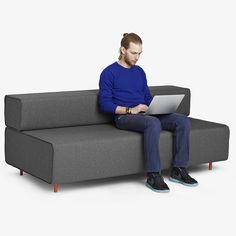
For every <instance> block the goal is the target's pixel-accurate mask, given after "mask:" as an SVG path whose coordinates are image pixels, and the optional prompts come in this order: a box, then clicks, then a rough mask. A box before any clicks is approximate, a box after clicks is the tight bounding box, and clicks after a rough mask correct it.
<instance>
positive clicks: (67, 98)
mask: <svg viewBox="0 0 236 236" xmlns="http://www.w3.org/2000/svg"><path fill="white" fill-rule="evenodd" d="M150 92H151V94H152V95H153V96H154V95H156V94H181V93H183V94H186V96H185V97H184V99H183V101H182V103H181V104H180V107H179V108H178V111H177V112H179V113H183V114H186V115H188V114H189V110H190V90H189V89H187V88H181V87H175V86H151V87H150ZM98 96H99V90H85V91H67V92H51V93H32V94H15V95H6V96H5V124H6V126H9V127H12V128H15V129H17V130H32V129H45V128H56V127H68V126H77V125H90V124H105V123H112V118H111V115H108V114H104V113H102V112H100V110H99V106H98Z"/></svg>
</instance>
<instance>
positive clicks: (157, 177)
mask: <svg viewBox="0 0 236 236" xmlns="http://www.w3.org/2000/svg"><path fill="white" fill-rule="evenodd" d="M146 186H147V187H148V188H150V189H151V190H153V191H155V192H159V193H167V192H169V191H170V189H169V188H168V186H167V184H166V183H165V182H164V179H163V177H162V176H161V174H160V173H159V172H148V173H147V182H146Z"/></svg>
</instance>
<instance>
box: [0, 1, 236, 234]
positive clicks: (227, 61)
mask: <svg viewBox="0 0 236 236" xmlns="http://www.w3.org/2000/svg"><path fill="white" fill-rule="evenodd" d="M235 12H236V3H235V1H230V0H222V1H217V0H214V1H210V0H198V1H191V0H175V1H157V0H155V1H154V0H149V1H144V0H142V1H138V0H135V1H134V0H129V1H128V0H126V1H124V0H119V1H111V0H99V1H95V0H94V1H92V0H87V1H69V0H67V1H58V0H57V1H52V0H46V1H44V0H40V1H33V0H31V1H24V0H21V1H11V0H6V1H1V4H0V80H1V86H0V93H1V101H2V102H1V105H0V113H1V114H2V115H1V117H0V119H1V120H0V121H1V122H0V128H1V140H0V141H1V158H0V189H1V190H0V191H1V195H0V196H1V200H0V210H1V214H0V224H1V235H46V234H51V235H52V234H55V235H56V234H57V235H134V234H135V235H137V234H138V235H153V234H155V235H158V234H161V233H165V234H172V235H182V234H183V233H184V232H185V233H187V234H190V235H200V234H201V235H205V234H210V233H211V235H213V234H214V235H216V234H217V235H223V234H224V235H233V234H234V233H235V227H233V223H234V222H233V215H230V212H232V213H233V214H234V213H235V210H236V209H235V201H236V194H235V180H236V173H235V172H236V170H235V163H236V161H235V157H234V155H235V148H234V146H233V145H234V141H235V120H236V119H235V118H236V116H235V114H233V113H234V110H235V104H234V101H233V100H235V98H236V97H235V85H234V84H235V83H234V80H235V79H236V43H235V42H236V14H235ZM126 32H128V33H129V32H135V33H137V34H139V35H140V36H141V38H142V39H143V54H142V56H141V58H140V60H139V62H138V64H139V65H140V66H142V67H143V69H144V70H145V71H146V74H147V78H148V84H149V86H152V85H176V86H182V87H188V88H190V89H191V93H192V97H191V98H192V100H191V113H190V116H192V117H196V118H201V119H205V120H210V121H215V122H219V123H224V124H227V125H228V126H229V127H230V131H231V134H230V135H231V136H230V153H229V160H228V161H225V162H219V163H216V164H214V165H213V171H208V170H207V165H201V166H197V167H195V168H192V169H190V171H191V174H192V175H193V177H195V178H196V179H197V180H198V181H199V186H198V187H197V188H187V187H184V186H181V185H177V184H173V183H170V182H169V181H168V179H167V177H168V172H164V177H165V178H166V182H167V184H168V185H169V187H170V189H171V191H170V193H168V194H158V193H154V192H153V191H151V190H149V189H148V188H146V187H145V185H144V183H145V178H144V176H130V177H121V178H112V179H107V180H100V181H91V182H89V183H88V182H86V183H76V184H67V185H60V186H59V192H58V193H54V192H53V189H52V186H51V185H49V184H47V183H44V182H43V181H41V180H38V179H36V178H34V177H32V176H30V175H28V174H24V176H22V177H21V176H19V172H18V170H17V169H15V168H13V167H11V166H8V165H7V164H6V163H5V160H4V128H5V124H4V96H5V95H6V94H14V93H31V92H50V91H69V90H83V89H98V80H99V75H100V72H101V70H102V69H103V68H104V67H106V66H107V65H109V64H111V63H113V62H114V61H116V60H117V58H118V50H119V43H120V40H121V37H122V35H123V33H126ZM234 221H235V220H234ZM229 232H231V233H229Z"/></svg>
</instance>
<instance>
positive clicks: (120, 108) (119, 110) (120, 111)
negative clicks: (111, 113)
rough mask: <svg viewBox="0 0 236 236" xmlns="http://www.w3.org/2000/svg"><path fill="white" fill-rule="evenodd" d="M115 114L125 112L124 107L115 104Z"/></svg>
mask: <svg viewBox="0 0 236 236" xmlns="http://www.w3.org/2000/svg"><path fill="white" fill-rule="evenodd" d="M115 113H116V114H126V107H122V106H117V107H116V110H115Z"/></svg>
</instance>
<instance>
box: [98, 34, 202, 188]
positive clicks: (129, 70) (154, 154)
mask: <svg viewBox="0 0 236 236" xmlns="http://www.w3.org/2000/svg"><path fill="white" fill-rule="evenodd" d="M141 53H142V40H141V38H140V37H139V36H138V35H137V34H134V33H129V34H127V33H125V34H124V35H123V38H122V40H121V47H120V56H119V60H118V61H117V62H114V63H113V64H111V65H109V66H108V67H106V68H105V69H104V70H103V71H102V73H101V76H100V81H99V89H100V90H99V104H100V109H101V111H103V112H108V113H112V116H113V118H114V121H115V124H116V127H117V128H119V129H124V130H132V131H137V132H142V133H144V161H145V162H144V163H145V170H146V172H147V182H146V185H147V187H149V188H151V189H152V190H154V191H156V192H169V187H168V186H167V184H166V183H165V182H164V179H163V177H162V175H161V163H160V154H159V147H158V143H159V139H160V132H161V130H162V129H164V130H169V131H172V132H174V138H175V140H174V141H175V142H174V143H175V148H174V149H175V153H174V158H173V163H172V165H173V167H172V171H171V177H170V180H171V181H174V182H177V183H182V184H184V185H187V186H196V185H198V182H197V181H196V180H195V179H193V178H192V177H191V176H190V175H189V174H188V172H187V170H186V166H187V163H188V160H189V119H188V117H187V116H185V115H181V114H177V113H173V114H168V115H156V116H151V115H141V114H139V113H140V112H145V111H146V110H147V109H148V106H149V104H150V103H151V101H152V96H151V94H150V91H149V88H148V85H147V79H146V75H145V72H144V71H143V69H142V68H141V67H139V66H137V65H135V64H136V63H137V61H138V59H139V57H140V54H141Z"/></svg>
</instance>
